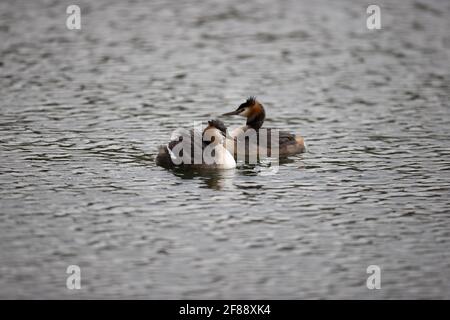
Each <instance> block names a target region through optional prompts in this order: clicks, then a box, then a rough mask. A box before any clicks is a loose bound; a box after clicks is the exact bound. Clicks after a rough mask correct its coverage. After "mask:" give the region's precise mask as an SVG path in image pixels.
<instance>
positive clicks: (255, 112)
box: [223, 97, 266, 130]
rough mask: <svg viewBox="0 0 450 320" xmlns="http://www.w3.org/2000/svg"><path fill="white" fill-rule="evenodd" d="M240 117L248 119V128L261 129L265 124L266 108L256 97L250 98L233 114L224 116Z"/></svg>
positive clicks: (229, 113) (232, 112)
mask: <svg viewBox="0 0 450 320" xmlns="http://www.w3.org/2000/svg"><path fill="white" fill-rule="evenodd" d="M231 115H239V116H241V117H246V118H247V123H246V124H247V126H249V127H251V128H253V129H256V130H257V129H259V128H261V126H262V125H263V123H264V119H265V118H266V113H265V111H264V107H263V106H262V104H261V103H259V101H257V100H256V98H255V97H250V98H248V99H247V100H246V101H245V102H244V103H242V104H241V105H239V107H238V108H237V109H236V110H234V111H231V112H228V113H224V114H223V116H231Z"/></svg>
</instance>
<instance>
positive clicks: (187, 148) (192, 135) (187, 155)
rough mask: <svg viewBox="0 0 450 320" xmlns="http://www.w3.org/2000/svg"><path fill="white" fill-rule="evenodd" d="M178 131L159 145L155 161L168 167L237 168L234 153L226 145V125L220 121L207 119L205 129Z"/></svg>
mask: <svg viewBox="0 0 450 320" xmlns="http://www.w3.org/2000/svg"><path fill="white" fill-rule="evenodd" d="M181 132H182V133H177V132H175V134H174V135H172V137H171V141H170V142H169V143H168V144H167V145H165V146H160V147H159V152H158V155H157V156H156V164H157V165H159V166H162V167H165V168H173V167H176V166H182V167H191V168H205V169H206V168H208V169H210V168H211V169H232V168H235V167H236V161H235V160H234V157H233V155H232V154H231V153H230V152H229V151H228V150H227V149H226V148H225V146H224V143H225V140H226V136H227V128H226V127H225V125H224V124H223V122H222V121H220V120H210V121H208V126H207V127H206V128H205V129H204V130H203V131H201V130H195V129H191V130H189V131H187V130H181Z"/></svg>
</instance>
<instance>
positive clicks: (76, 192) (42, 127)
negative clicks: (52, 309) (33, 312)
mask: <svg viewBox="0 0 450 320" xmlns="http://www.w3.org/2000/svg"><path fill="white" fill-rule="evenodd" d="M73 3H74V2H73V1H53V0H51V1H44V0H39V1H25V0H19V1H12V0H11V1H1V2H0V12H1V14H0V50H1V58H0V73H1V77H0V96H1V100H0V110H1V114H0V199H1V203H0V204H1V206H0V298H32V299H41V298H52V299H53V298H56V299H60V298H71V299H80V298H150V299H155V298H161V299H166V298H188V299H193V298H206V299H209V298H219V299H220V298H254V299H258V298H273V299H282V298H283V299H301V298H308V299H310V298H312V299H315V298H339V299H340V298H357V299H374V298H388V299H392V298H447V299H448V298H450V250H449V247H450V228H449V227H450V192H449V191H450V190H449V188H450V132H449V126H450V114H449V112H450V105H449V97H450V90H449V89H450V71H449V65H450V64H449V63H450V59H449V58H450V33H449V30H450V19H449V18H450V2H449V1H444V0H433V1H425V0H417V1H384V0H383V1H377V4H378V5H380V7H381V15H382V29H381V30H368V29H367V28H366V17H367V14H366V7H367V5H368V3H366V2H364V1H353V0H352V1H350V0H347V1H307V0H302V1H297V0H284V1H278V2H275V1H269V0H257V1H237V0H231V1H223V0H220V1H219V0H215V1H192V0H190V1H184V0H181V1H138V0H136V1H124V0H114V1H106V0H96V1H87V0H77V1H76V2H75V4H78V5H79V6H80V7H81V14H82V15H81V18H82V29H81V30H78V31H77V30H68V29H67V28H66V26H65V22H66V17H67V15H66V13H65V10H66V7H67V6H68V5H69V4H73ZM249 95H256V96H257V97H258V99H259V100H260V101H261V102H262V103H263V104H264V106H265V107H266V110H267V114H268V119H267V121H266V123H265V126H270V127H276V128H282V129H283V130H289V131H291V132H297V133H299V134H301V135H302V136H304V138H305V140H306V142H307V144H308V148H309V149H308V152H307V153H305V154H302V155H298V156H293V157H290V158H289V159H288V161H286V162H283V163H282V165H281V166H280V168H279V172H278V173H277V174H276V175H272V176H264V175H262V174H261V172H260V171H259V169H258V168H257V167H254V166H253V167H252V166H244V165H242V164H240V165H239V166H238V168H237V169H236V170H229V171H226V172H218V173H215V174H212V173H209V174H208V173H195V172H194V173H192V172H172V171H167V170H165V169H162V168H160V167H157V166H155V163H154V158H155V154H156V150H157V147H158V145H160V144H162V143H164V142H167V140H168V139H169V136H170V134H171V132H172V130H173V129H175V128H177V127H188V128H189V127H191V126H192V125H193V121H206V120H208V119H210V118H213V117H218V116H219V115H220V114H221V113H223V112H225V111H230V110H233V109H234V108H236V107H237V106H238V105H239V104H240V103H242V102H243V101H244V99H245V98H246V97H247V96H249ZM222 120H224V121H225V122H226V124H227V125H229V126H230V127H236V126H238V125H241V124H242V123H243V120H242V119H239V118H232V117H230V118H226V119H222ZM73 264H74V265H78V266H80V268H81V286H82V288H81V290H68V289H67V288H66V277H67V276H68V275H67V274H66V268H67V266H68V265H73ZM369 265H378V266H380V268H381V289H380V290H369V289H367V287H366V279H367V277H368V276H369V275H368V274H367V273H366V268H367V267H368V266H369Z"/></svg>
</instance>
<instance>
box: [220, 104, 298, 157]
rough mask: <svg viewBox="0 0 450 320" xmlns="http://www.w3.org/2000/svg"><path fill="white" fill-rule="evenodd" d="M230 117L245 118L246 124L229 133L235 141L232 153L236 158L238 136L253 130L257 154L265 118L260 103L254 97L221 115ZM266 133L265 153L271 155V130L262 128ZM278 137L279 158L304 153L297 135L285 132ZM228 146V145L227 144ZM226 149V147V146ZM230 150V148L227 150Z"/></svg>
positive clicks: (279, 133) (281, 132)
mask: <svg viewBox="0 0 450 320" xmlns="http://www.w3.org/2000/svg"><path fill="white" fill-rule="evenodd" d="M230 115H239V116H242V117H246V118H247V122H246V124H245V126H243V127H241V128H237V129H235V130H233V132H232V133H231V137H232V138H233V139H234V141H235V147H234V148H232V150H233V151H234V154H235V156H236V153H237V148H236V139H237V137H238V136H239V134H242V133H245V132H246V131H248V130H249V129H253V130H254V131H255V132H256V135H257V148H256V150H257V152H259V151H260V132H262V130H260V129H261V127H262V125H263V123H264V119H265V118H266V112H265V110H264V107H263V106H262V104H261V103H260V102H258V101H257V100H256V98H255V97H250V98H248V99H247V101H245V102H244V103H242V104H241V105H240V106H239V107H238V108H237V109H236V110H235V111H232V112H228V113H225V114H223V116H230ZM263 129H265V130H266V131H264V132H265V134H266V135H267V146H266V149H267V150H266V152H268V153H271V149H272V147H271V146H272V145H274V144H272V143H271V140H270V137H271V130H275V129H271V128H267V129H266V128H263ZM278 137H279V144H278V153H279V155H280V156H289V155H293V154H297V153H302V152H305V151H306V146H305V142H304V140H303V138H302V137H301V136H299V135H295V134H292V133H289V132H287V131H278ZM228 145H229V144H228ZM227 147H228V146H227ZM229 149H230V148H229ZM248 150H250V148H247V149H246V151H245V152H246V153H248V152H249V151H248Z"/></svg>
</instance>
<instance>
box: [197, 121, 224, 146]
mask: <svg viewBox="0 0 450 320" xmlns="http://www.w3.org/2000/svg"><path fill="white" fill-rule="evenodd" d="M226 136H227V127H225V124H224V123H223V122H222V121H220V120H217V119H214V120H209V121H208V126H207V127H206V128H205V129H204V130H203V140H204V141H210V142H211V143H213V144H222V143H223V142H224V141H225V137H226Z"/></svg>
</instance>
